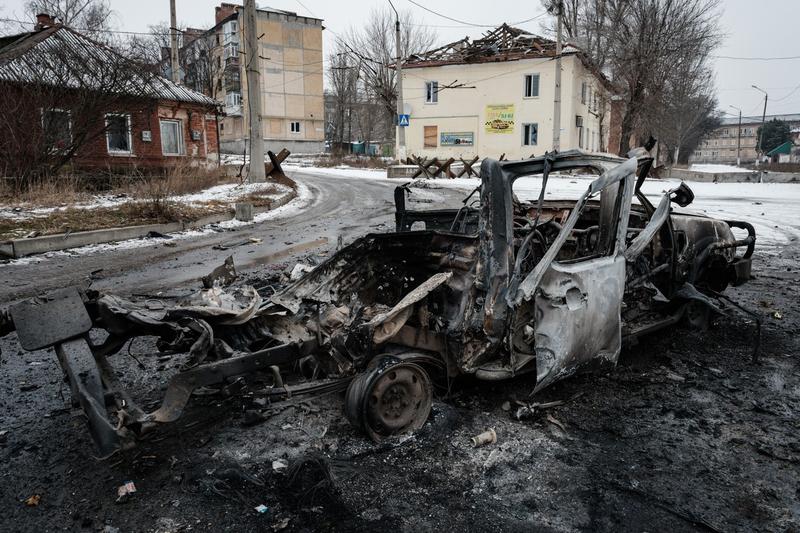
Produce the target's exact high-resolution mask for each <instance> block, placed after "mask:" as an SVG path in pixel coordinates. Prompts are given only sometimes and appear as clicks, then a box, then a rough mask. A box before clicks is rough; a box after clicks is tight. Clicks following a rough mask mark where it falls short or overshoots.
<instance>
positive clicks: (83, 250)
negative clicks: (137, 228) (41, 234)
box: [0, 183, 314, 268]
mask: <svg viewBox="0 0 800 533" xmlns="http://www.w3.org/2000/svg"><path fill="white" fill-rule="evenodd" d="M313 201H314V195H313V194H312V193H311V190H310V189H309V188H308V187H306V186H305V185H303V184H302V183H298V184H297V197H296V198H294V199H293V200H292V201H290V202H289V203H288V204H286V205H283V206H281V207H278V208H275V209H272V210H270V211H266V212H264V213H259V214H257V215H255V216H254V217H253V220H252V221H251V222H242V221H239V220H235V219H231V220H226V221H224V222H220V223H218V224H211V225H209V226H205V227H202V228H199V229H193V230H186V231H181V232H177V233H170V237H171V238H170V239H159V238H154V239H147V238H143V239H128V240H125V241H119V242H110V243H105V244H92V245H88V246H81V247H79V248H71V249H69V250H60V251H57V252H47V253H45V254H42V255H33V256H29V257H21V258H19V259H10V260H8V261H0V268H2V267H3V266H5V265H23V264H31V263H39V262H41V261H46V260H47V259H49V258H51V257H57V256H75V255H92V254H97V253H103V252H109V251H116V250H128V249H131V248H142V247H145V246H154V245H158V244H164V243H165V242H172V241H175V240H184V239H191V238H194V237H200V236H203V235H209V234H211V233H215V232H220V231H231V230H234V229H237V228H240V227H242V226H248V225H250V224H257V223H259V222H265V221H267V220H273V219H277V218H286V217H290V216H292V215H295V214H297V213H299V212H300V211H302V210H304V209H306V208H307V207H308V206H309V205H310V204H311V203H312V202H313Z"/></svg>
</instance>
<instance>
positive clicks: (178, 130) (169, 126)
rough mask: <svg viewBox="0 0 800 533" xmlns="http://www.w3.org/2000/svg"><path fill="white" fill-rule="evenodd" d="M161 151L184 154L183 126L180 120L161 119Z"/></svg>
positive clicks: (170, 153)
mask: <svg viewBox="0 0 800 533" xmlns="http://www.w3.org/2000/svg"><path fill="white" fill-rule="evenodd" d="M161 153H162V154H164V155H183V154H184V153H185V150H184V149H183V128H182V127H181V121H180V120H161Z"/></svg>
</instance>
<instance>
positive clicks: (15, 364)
mask: <svg viewBox="0 0 800 533" xmlns="http://www.w3.org/2000/svg"><path fill="white" fill-rule="evenodd" d="M303 180H304V183H306V184H308V185H309V186H310V187H312V188H314V187H317V188H318V190H319V192H320V202H322V203H321V204H319V208H318V211H315V212H309V211H306V212H303V213H302V214H298V215H297V217H296V218H295V220H282V221H272V222H270V223H266V224H264V225H262V226H263V227H252V228H247V229H244V230H239V231H238V232H236V233H235V234H234V233H231V234H215V235H212V236H210V237H204V238H202V239H198V240H193V241H187V242H179V243H178V244H177V246H176V247H175V248H169V247H163V246H162V245H159V246H157V247H153V248H146V249H142V248H140V249H136V250H128V251H124V250H122V251H119V252H112V253H109V254H103V255H102V256H89V257H85V256H81V257H75V258H70V257H64V258H54V259H55V260H51V261H46V262H42V263H40V264H38V265H37V264H32V265H28V270H26V269H24V268H23V267H22V266H20V267H10V266H5V267H0V278H2V280H3V282H2V283H0V291H2V298H0V301H5V302H8V301H12V300H15V299H18V298H21V297H25V296H28V295H30V294H34V293H36V292H37V291H40V290H42V291H43V290H47V289H49V288H54V287H60V286H64V285H67V284H71V283H74V282H76V281H78V282H85V281H86V278H87V275H88V274H89V273H90V272H91V271H93V270H97V269H98V268H103V270H102V271H100V272H99V273H97V274H95V276H94V277H95V278H96V279H94V280H93V286H95V287H98V288H103V289H105V290H113V291H115V292H117V293H120V294H122V295H123V296H124V295H130V294H134V293H142V294H145V293H153V292H156V291H159V290H161V291H164V292H165V293H170V292H172V293H177V292H180V291H184V290H186V289H187V287H199V281H198V280H199V277H200V276H201V275H203V274H206V273H207V272H208V271H209V270H210V269H211V268H212V267H213V266H216V265H217V264H219V263H221V262H222V260H223V259H224V258H225V257H226V256H227V255H230V254H231V253H234V259H235V261H236V263H237V264H239V265H243V266H242V267H241V268H242V270H244V271H245V278H246V279H245V281H251V282H257V283H258V282H264V281H266V280H270V279H275V278H277V277H278V276H279V273H280V272H282V271H283V270H284V269H285V268H286V267H287V266H290V265H291V264H293V263H294V261H295V259H296V256H302V255H307V254H309V253H312V252H317V251H318V250H319V248H322V249H323V250H324V249H326V247H327V248H330V247H332V246H333V245H335V240H336V236H337V234H338V233H340V232H341V233H344V234H345V240H346V241H349V240H351V239H352V238H354V237H355V236H357V235H359V234H362V233H366V232H368V231H386V230H388V229H391V224H392V220H393V217H392V212H393V209H392V205H391V192H392V186H391V185H389V184H384V183H381V182H375V183H370V182H364V181H363V180H359V181H357V182H353V183H347V182H343V181H342V180H337V181H335V182H334V183H329V182H327V181H325V180H324V179H318V178H314V177H308V178H303ZM380 224H384V225H385V226H380ZM251 233H252V234H253V235H258V236H260V237H262V238H264V241H263V242H262V243H261V244H258V245H255V244H254V245H250V246H241V247H236V248H232V249H230V250H225V251H220V250H212V249H211V246H212V245H213V244H214V243H218V242H223V241H226V240H228V239H231V238H232V237H234V236H236V237H238V236H240V235H242V234H251ZM323 237H327V238H328V239H329V240H328V243H327V244H326V245H325V244H323V245H320V244H317V245H314V246H313V247H310V248H304V247H302V246H301V247H298V248H295V250H296V252H294V253H289V254H288V255H280V253H281V250H283V249H285V248H287V247H291V246H293V245H294V244H302V243H304V242H313V241H317V240H318V239H321V238H323ZM286 242H292V243H293V244H292V245H287V244H285V243H286ZM251 250H252V253H249V252H250V251H251ZM276 254H278V255H277V256H276ZM770 254H771V255H769V256H765V255H760V254H759V251H758V248H757V249H756V256H755V261H754V265H753V272H754V274H755V275H756V276H757V278H756V279H754V280H752V281H751V282H749V283H748V284H746V285H744V286H742V287H739V288H735V289H729V290H728V292H727V294H729V295H730V296H732V297H734V298H735V299H736V300H737V301H739V302H741V303H743V304H745V305H747V306H749V307H750V308H752V309H753V310H755V311H756V312H757V313H758V314H759V315H760V316H761V317H762V319H763V322H764V325H763V330H762V345H761V359H760V361H759V363H758V364H753V363H752V362H751V360H750V354H751V349H752V341H753V337H752V332H753V329H754V328H753V324H752V322H750V321H749V320H747V319H746V318H745V317H742V316H738V315H737V316H736V317H735V318H728V317H719V318H717V319H716V320H715V322H714V325H713V327H712V328H711V329H710V330H709V331H706V332H701V331H693V330H690V329H688V328H686V327H684V326H681V327H679V328H676V329H673V330H669V331H665V332H661V333H656V334H654V335H651V336H650V337H646V338H645V339H643V340H642V342H641V343H639V344H638V345H636V346H633V347H629V348H627V349H625V350H624V351H623V353H622V356H621V358H620V363H619V365H618V366H617V368H616V369H601V370H596V371H594V372H593V373H584V374H579V375H576V376H573V377H571V378H568V379H566V380H564V381H562V382H560V383H558V384H556V385H554V386H553V387H550V388H548V389H546V390H545V391H543V393H541V394H540V395H537V397H536V398H534V399H533V400H532V399H531V398H530V397H529V392H530V390H531V389H532V388H533V382H532V379H530V378H525V377H522V378H518V379H516V380H514V381H510V382H502V383H479V382H471V381H463V382H457V383H455V384H453V385H452V388H451V391H450V395H449V396H448V397H447V398H445V397H444V394H445V392H446V391H444V390H440V391H439V393H440V396H439V399H437V401H436V402H435V404H434V410H433V415H432V417H431V420H430V422H429V423H428V424H426V426H425V427H424V428H423V429H422V430H421V431H420V432H419V433H418V434H417V435H415V436H413V437H410V438H409V437H405V438H399V439H396V440H393V441H391V442H388V443H385V444H382V445H374V444H372V443H371V442H370V441H368V440H366V439H365V438H364V437H362V436H361V435H360V434H359V433H358V432H357V431H355V430H354V429H353V428H351V427H350V426H349V424H348V423H347V422H346V420H345V419H344V418H343V416H342V395H341V394H331V395H328V396H324V397H320V398H305V399H304V398H297V399H296V400H294V401H292V402H290V403H286V404H280V405H276V406H274V407H273V408H271V409H270V408H267V409H266V410H265V411H264V412H263V414H264V415H268V416H266V417H265V418H266V420H263V421H261V420H260V419H254V418H253V416H252V410H253V408H254V407H256V405H255V404H254V403H253V398H252V397H251V396H250V395H247V394H245V395H244V396H242V395H240V394H234V393H233V392H234V391H233V389H235V384H234V386H232V387H231V391H230V394H227V395H225V394H222V395H220V394H215V395H196V396H195V397H194V398H193V400H192V403H191V407H190V409H189V410H188V412H187V413H186V416H185V417H184V418H183V419H182V420H181V421H180V423H179V424H177V425H175V426H172V427H169V428H164V429H163V430H161V431H159V432H157V433H154V434H152V435H150V436H149V437H148V438H147V439H146V440H145V441H143V442H142V443H141V444H140V446H139V447H137V448H136V449H133V450H129V451H126V452H123V453H119V454H117V455H115V456H113V457H112V458H110V459H108V460H105V461H97V460H96V459H95V458H94V457H93V456H92V453H93V451H94V450H93V448H92V444H91V441H90V439H89V436H88V432H87V431H86V427H85V424H84V422H83V419H82V417H81V415H80V414H79V413H78V412H76V411H74V410H73V409H72V408H71V406H70V402H69V391H68V387H67V386H66V384H65V383H64V382H63V381H62V376H61V370H60V368H59V367H58V365H57V363H56V361H55V357H54V354H53V353H52V351H41V352H33V353H28V352H24V351H22V350H21V348H19V346H18V344H17V342H16V337H15V336H14V335H11V336H9V337H6V338H4V339H0V348H1V349H2V355H1V356H0V432H2V433H0V461H2V464H3V470H2V474H1V475H0V510H1V511H2V513H0V531H117V530H118V531H122V532H127V531H147V532H154V531H163V532H166V531H270V530H276V531H320V530H322V531H325V530H338V531H352V530H361V531H364V530H387V529H395V530H400V531H429V530H434V529H439V530H443V531H458V530H491V531H540V530H541V531H575V530H586V531H645V530H647V531H654V530H672V531H695V530H701V531H753V530H755V531H795V530H798V529H800V437H798V435H800V431H798V430H800V417H798V415H797V414H798V412H799V411H800V372H799V370H800V364H799V363H800V355H798V354H799V352H800V350H798V348H799V347H800V346H798V345H799V344H800V340H798V338H800V337H799V336H798V333H800V304H798V301H800V298H798V296H800V294H798V293H800V284H798V278H799V277H800V276H798V264H799V263H798V259H800V243H798V242H797V241H792V242H790V244H788V245H786V246H783V247H780V248H774V249H772V250H771V252H770ZM130 350H131V353H132V354H133V355H135V356H136V359H138V360H139V361H140V362H141V364H142V365H143V366H144V368H143V369H142V368H139V367H138V364H137V362H136V361H135V360H134V359H133V358H129V357H127V356H126V352H127V350H124V351H123V352H121V353H120V355H119V356H116V357H114V358H113V359H114V360H115V361H114V363H115V364H116V365H119V367H120V369H121V371H122V373H123V380H124V381H125V383H126V384H128V385H129V386H130V387H131V389H132V390H134V391H136V395H137V399H139V400H140V401H141V402H142V403H143V404H144V405H150V403H152V402H155V401H156V400H157V399H158V398H159V397H160V394H161V387H163V384H164V382H165V381H166V379H167V378H168V376H169V375H170V374H171V373H173V372H174V371H175V367H176V366H177V364H178V362H177V361H173V360H171V359H169V358H163V359H159V357H158V354H157V353H155V349H154V346H153V344H152V342H151V341H150V340H149V339H143V340H140V341H137V342H135V343H134V345H133V346H132V347H131V348H130ZM515 400H519V401H523V402H530V401H535V402H549V401H554V400H565V403H564V404H563V405H560V406H557V407H553V408H550V409H547V410H542V411H540V412H534V414H533V415H532V416H530V417H528V418H524V419H522V420H515V419H514V418H513V416H512V414H513V412H514V411H515V405H516V404H515ZM506 402H508V403H509V404H510V407H511V408H510V410H506V409H505V408H508V407H509V405H507V404H506ZM488 428H494V429H495V431H496V433H497V442H496V443H495V444H492V445H488V446H485V447H483V448H478V449H474V448H472V447H471V443H470V437H472V436H474V435H476V434H478V433H480V432H482V431H484V430H486V429H488ZM275 461H282V462H278V463H276V462H275ZM283 462H285V464H286V465H287V467H286V468H283V467H282V464H283ZM126 481H132V482H133V483H134V484H135V487H136V489H137V491H136V493H134V494H132V495H130V496H129V497H127V499H125V500H124V501H121V502H117V487H118V486H120V485H122V484H123V483H125V482H126ZM35 494H37V495H40V496H41V499H40V500H39V503H38V505H36V506H27V505H26V504H25V503H24V500H26V499H27V498H29V497H30V496H32V495H35ZM261 504H263V505H265V506H266V507H267V511H266V512H264V513H258V512H256V511H255V509H254V508H255V507H256V506H257V505H261Z"/></svg>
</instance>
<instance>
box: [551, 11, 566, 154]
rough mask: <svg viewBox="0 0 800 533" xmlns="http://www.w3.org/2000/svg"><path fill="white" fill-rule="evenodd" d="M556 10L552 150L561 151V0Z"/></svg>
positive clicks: (562, 12)
mask: <svg viewBox="0 0 800 533" xmlns="http://www.w3.org/2000/svg"><path fill="white" fill-rule="evenodd" d="M555 9H556V17H557V20H558V21H557V23H556V92H555V97H554V98H553V150H555V151H556V152H557V151H559V150H560V149H561V17H562V16H563V14H564V2H563V0H555Z"/></svg>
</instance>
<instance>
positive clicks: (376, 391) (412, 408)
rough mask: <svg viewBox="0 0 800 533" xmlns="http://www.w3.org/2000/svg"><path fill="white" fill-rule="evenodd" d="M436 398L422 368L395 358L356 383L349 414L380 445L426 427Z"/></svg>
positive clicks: (350, 392)
mask: <svg viewBox="0 0 800 533" xmlns="http://www.w3.org/2000/svg"><path fill="white" fill-rule="evenodd" d="M432 396H433V390H432V388H431V382H430V378H429V377H428V374H427V373H426V372H425V371H424V370H423V369H422V368H421V367H420V366H418V365H415V364H413V363H402V362H400V361H398V360H397V359H394V358H391V359H390V360H387V361H386V362H381V364H378V365H377V366H376V368H374V369H373V370H372V371H371V372H366V373H364V374H362V375H360V376H358V377H357V378H356V379H355V380H353V382H352V383H351V387H350V388H348V391H347V401H346V414H347V417H348V419H350V421H351V422H352V423H353V424H354V425H357V426H359V427H361V429H363V430H364V431H365V432H366V433H367V434H368V435H369V436H370V437H371V438H372V440H374V441H376V442H377V441H380V440H382V439H384V438H386V437H389V436H391V435H397V434H400V433H406V432H409V431H414V430H416V429H419V428H420V427H422V426H423V425H424V424H425V421H426V420H427V419H428V415H430V411H431V402H432Z"/></svg>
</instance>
